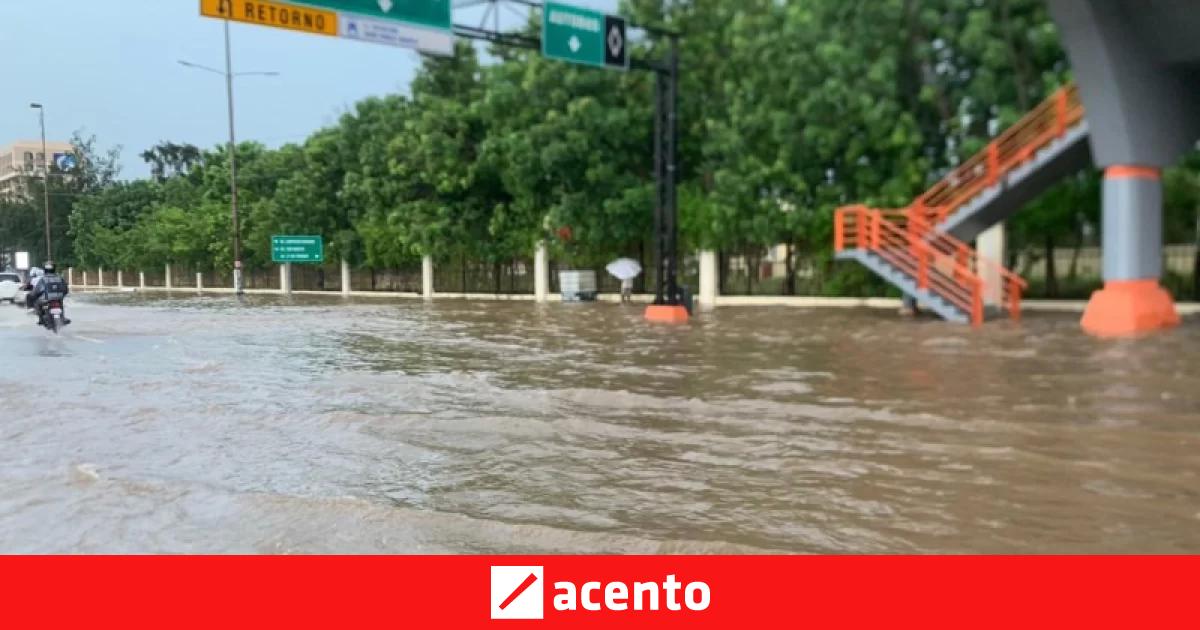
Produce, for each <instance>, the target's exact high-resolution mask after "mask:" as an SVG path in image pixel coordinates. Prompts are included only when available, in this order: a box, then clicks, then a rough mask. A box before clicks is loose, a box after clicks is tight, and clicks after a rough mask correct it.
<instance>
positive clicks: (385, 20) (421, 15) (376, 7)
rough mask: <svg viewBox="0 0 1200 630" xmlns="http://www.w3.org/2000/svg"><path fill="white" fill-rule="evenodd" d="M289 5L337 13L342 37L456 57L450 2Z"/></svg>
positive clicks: (308, 0)
mask: <svg viewBox="0 0 1200 630" xmlns="http://www.w3.org/2000/svg"><path fill="white" fill-rule="evenodd" d="M242 1H245V0H242ZM289 1H291V2H296V3H297V4H303V5H307V6H310V7H314V8H319V9H326V10H329V11H334V12H336V13H337V23H338V24H337V35H338V36H339V37H343V38H346V39H357V40H360V41H364V42H372V43H375V44H388V45H390V46H400V47H402V48H413V49H416V50H419V51H421V52H425V53H431V54H435V55H453V54H454V23H453V20H452V18H451V7H450V0H289Z"/></svg>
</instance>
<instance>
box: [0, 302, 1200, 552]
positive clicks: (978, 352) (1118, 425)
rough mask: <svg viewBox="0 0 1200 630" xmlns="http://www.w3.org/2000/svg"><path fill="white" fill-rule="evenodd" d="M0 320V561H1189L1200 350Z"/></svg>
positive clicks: (210, 321)
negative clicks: (54, 333)
mask: <svg viewBox="0 0 1200 630" xmlns="http://www.w3.org/2000/svg"><path fill="white" fill-rule="evenodd" d="M70 309H71V315H72V316H73V318H74V320H75V324H74V325H73V326H72V327H71V328H70V329H69V330H68V332H67V333H66V334H64V335H63V336H61V337H59V338H53V337H51V336H49V335H48V334H45V333H44V332H42V331H40V330H39V329H37V328H35V327H34V326H33V322H32V319H30V318H28V317H27V316H26V315H25V314H24V313H22V312H20V311H19V310H18V309H15V308H11V307H8V306H7V305H6V306H4V307H2V308H0V400H2V404H0V551H2V552H266V553H273V552H300V553H306V552H347V553H359V552H404V553H409V552H423V553H441V552H467V553H473V552H495V553H542V552H547V553H556V552H578V553H592V552H618V553H742V552H764V553H807V552H821V553H830V552H831V553H867V552H883V553H897V552H918V553H925V552H950V553H958V552H984V553H992V552H1035V553H1041V552H1067V553H1073V552H1118V553H1123V552H1192V553H1196V552H1200V352H1198V351H1200V321H1197V320H1196V319H1186V320H1185V322H1184V325H1183V326H1182V327H1180V328H1179V329H1177V330H1175V331H1172V332H1169V333H1166V334H1161V335H1157V336H1155V337H1152V338H1149V339H1145V340H1141V341H1137V342H1101V341H1096V340H1093V339H1089V338H1087V337H1086V336H1084V335H1083V334H1082V333H1080V331H1079V328H1078V326H1077V323H1076V319H1075V318H1074V317H1069V316H1041V317H1037V316H1032V317H1028V318H1027V319H1026V321H1025V322H1023V323H1022V324H1020V325H1012V324H1008V323H996V324H991V325H989V326H987V327H986V328H985V329H983V330H981V331H972V330H970V329H968V328H963V327H957V326H952V325H947V324H942V323H940V322H936V321H916V322H914V321H905V320H900V319H898V318H896V317H895V316H894V315H893V313H891V312H890V311H841V310H802V309H789V308H777V309H767V308H762V309H755V308H728V309H724V310H719V311H717V312H715V313H712V314H705V315H702V316H701V317H699V318H698V319H697V320H696V321H695V322H694V323H693V324H691V325H688V326H684V327H661V326H650V325H647V324H645V323H643V321H642V320H641V313H640V310H639V309H637V308H633V307H620V306H616V305H582V306H574V307H572V306H564V305H547V306H536V305H533V304H524V303H502V302H494V303H491V302H461V301H444V302H437V303H435V304H432V305H426V304H424V303H421V302H419V301H408V302H388V301H352V302H349V303H347V302H344V301H342V300H340V299H337V298H332V297H331V298H321V297H314V298H307V299H296V300H284V299H282V298H277V297H249V298H247V299H246V300H245V302H243V303H240V304H239V303H238V302H237V301H236V300H234V299H233V298H232V297H206V298H200V297H194V296H190V295H183V294H180V295H178V296H175V297H172V298H167V297H165V296H164V297H154V296H151V297H144V296H138V295H134V294H121V295H96V296H85V297H80V298H78V299H75V301H74V304H73V305H71V306H70Z"/></svg>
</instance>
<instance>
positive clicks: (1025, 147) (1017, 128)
mask: <svg viewBox="0 0 1200 630" xmlns="http://www.w3.org/2000/svg"><path fill="white" fill-rule="evenodd" d="M1082 120H1083V102H1082V101H1081V100H1080V98H1079V90H1078V89H1077V88H1076V87H1075V86H1074V85H1067V86H1064V87H1062V88H1059V90H1058V91H1056V92H1055V93H1054V94H1052V95H1051V96H1050V98H1047V99H1046V100H1045V101H1042V103H1041V104H1040V105H1038V106H1037V107H1036V108H1034V109H1033V111H1031V112H1029V114H1027V115H1026V116H1025V117H1024V118H1022V119H1021V120H1020V121H1018V122H1017V123H1016V124H1014V125H1013V126H1012V127H1009V128H1008V129H1007V130H1005V132H1004V133H1002V134H1000V136H999V137H997V138H996V139H994V140H992V141H991V142H990V143H988V145H987V147H985V148H984V150H983V151H980V152H979V153H976V154H975V155H974V156H973V157H971V158H970V159H969V160H967V161H966V162H964V163H963V164H962V165H960V166H959V167H958V168H956V169H954V170H953V171H951V172H950V173H949V174H948V175H946V176H945V177H943V178H942V180H941V181H940V182H938V183H937V184H935V185H934V186H933V188H930V189H929V190H928V191H926V192H925V194H923V195H921V196H920V197H917V199H916V201H914V202H913V205H912V208H913V210H914V211H915V212H916V213H917V214H919V215H921V216H923V217H925V219H926V220H927V221H929V222H930V223H933V224H935V225H936V224H939V223H941V222H942V221H945V220H946V218H947V217H949V216H950V215H951V214H953V213H954V212H955V211H956V210H958V209H959V207H961V206H962V205H963V204H965V203H966V202H968V201H970V200H971V199H973V198H975V197H976V196H977V195H978V194H979V193H981V192H983V190H984V189H985V188H988V187H989V186H993V185H995V184H996V182H997V181H998V180H999V179H1000V178H1001V177H1003V176H1004V175H1006V174H1008V173H1009V172H1011V171H1012V170H1013V169H1014V168H1016V167H1018V166H1020V165H1021V164H1024V163H1025V162H1027V161H1029V159H1030V158H1032V157H1033V156H1034V155H1035V154H1036V153H1037V152H1038V151H1040V150H1041V149H1043V148H1045V147H1046V145H1048V144H1050V143H1051V142H1053V141H1055V140H1057V139H1058V138H1061V137H1062V136H1063V135H1064V134H1066V132H1067V130H1068V129H1070V128H1071V127H1073V126H1075V125H1076V124H1077V123H1079V122H1080V121H1082Z"/></svg>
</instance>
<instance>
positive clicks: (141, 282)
mask: <svg viewBox="0 0 1200 630" xmlns="http://www.w3.org/2000/svg"><path fill="white" fill-rule="evenodd" d="M138 288H139V289H145V288H146V272H145V271H139V272H138Z"/></svg>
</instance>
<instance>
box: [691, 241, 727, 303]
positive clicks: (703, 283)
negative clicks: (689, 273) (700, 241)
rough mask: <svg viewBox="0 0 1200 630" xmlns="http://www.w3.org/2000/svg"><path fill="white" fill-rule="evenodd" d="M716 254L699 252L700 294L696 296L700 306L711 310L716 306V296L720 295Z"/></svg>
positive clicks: (707, 251) (705, 251) (713, 252)
mask: <svg viewBox="0 0 1200 630" xmlns="http://www.w3.org/2000/svg"><path fill="white" fill-rule="evenodd" d="M718 267H719V263H718V257H717V252H715V251H712V250H702V251H701V252H700V294H699V295H698V296H696V297H697V298H698V300H697V301H698V302H699V303H700V306H702V307H704V308H713V307H715V306H716V305H717V295H718V294H719V293H720V287H719V285H720V282H719V278H720V273H721V270H720V269H719V268H718Z"/></svg>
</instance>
